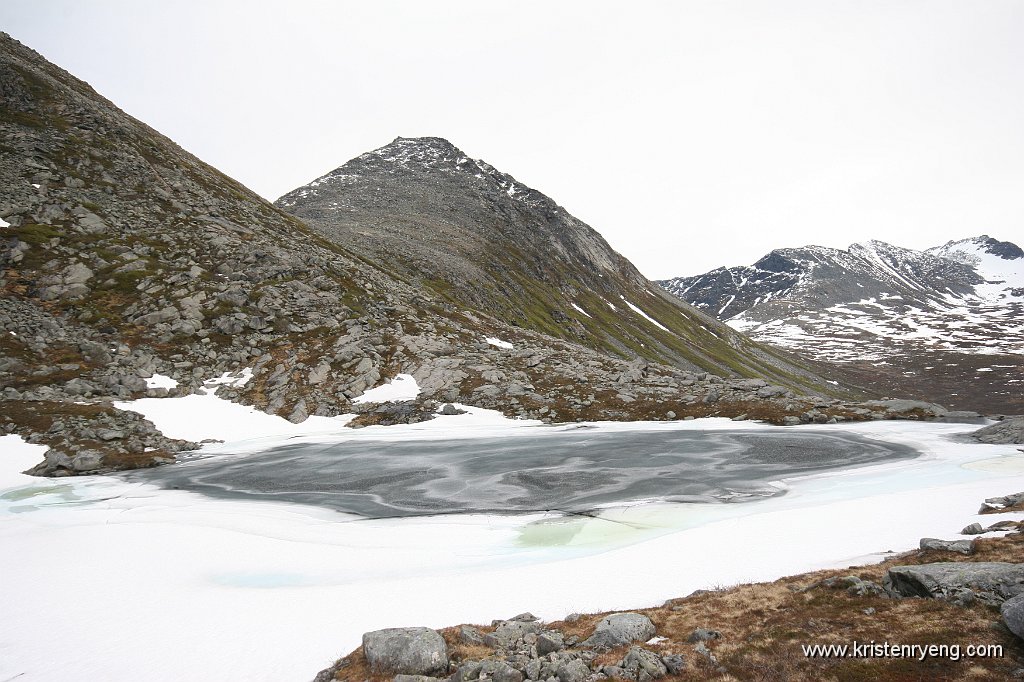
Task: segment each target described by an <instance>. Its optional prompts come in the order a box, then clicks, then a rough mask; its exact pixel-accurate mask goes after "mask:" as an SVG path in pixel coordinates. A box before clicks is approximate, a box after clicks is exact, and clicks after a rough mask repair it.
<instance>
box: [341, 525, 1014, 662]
mask: <svg viewBox="0 0 1024 682" xmlns="http://www.w3.org/2000/svg"><path fill="white" fill-rule="evenodd" d="M1019 528H1024V524H1021V525H1020V526H1019ZM1022 556H1024V532H1020V531H1018V532H1016V533H1012V534H1010V535H1007V536H1005V537H1002V538H981V539H979V540H978V541H977V545H976V552H975V554H973V555H972V556H963V555H960V554H955V553H950V552H941V551H915V552H910V553H907V554H902V555H898V556H894V557H892V558H890V559H888V560H887V561H885V562H882V563H879V564H875V565H870V566H859V567H852V568H849V569H844V570H829V571H818V572H815V573H807V574H803V575H798V576H790V577H786V578H782V579H780V580H776V581H775V582H771V583H758V584H751V585H738V586H735V587H730V588H727V589H721V590H716V591H710V592H700V593H696V594H694V595H691V596H689V597H684V598H679V599H673V600H670V601H668V602H666V603H665V604H664V605H662V606H660V607H657V608H652V609H642V610H640V612H641V613H645V614H646V615H647V616H648V617H650V619H651V620H652V621H653V622H654V624H655V626H656V627H657V631H658V635H659V636H661V637H665V638H667V639H666V641H663V642H660V643H658V644H653V645H646V646H647V647H648V648H650V649H652V650H656V651H658V652H659V653H662V654H667V653H682V654H683V655H684V656H685V658H686V668H685V669H684V670H683V671H682V672H681V673H680V674H678V675H675V676H669V677H668V678H665V679H678V680H706V679H717V680H723V681H724V680H750V681H754V682H768V681H789V680H793V681H800V682H803V681H806V682H812V681H813V682H817V681H819V680H835V681H837V682H853V681H855V680H856V681H860V680H865V681H867V680H899V681H901V682H902V681H906V682H910V681H915V682H918V681H920V682H924V681H926V680H928V681H931V680H979V681H988V680H993V681H994V680H1007V679H1011V678H1014V677H1015V675H1014V673H1015V671H1017V670H1020V669H1021V668H1022V667H1024V643H1022V642H1021V641H1020V640H1019V639H1017V638H1016V637H1014V635H1013V634H1012V633H1010V632H1009V630H1007V629H1006V628H1005V626H1003V624H1002V621H1001V620H1000V617H999V612H998V609H996V608H994V607H991V606H986V605H984V604H981V603H975V604H974V605H972V606H968V607H963V606H956V605H953V604H950V603H947V602H945V601H940V600H935V599H919V598H908V599H888V598H885V597H880V596H854V595H851V594H848V593H847V592H846V589H845V587H839V586H836V587H827V586H825V585H823V584H821V581H823V580H825V579H827V578H832V577H843V576H847V575H856V576H858V577H860V578H862V579H864V580H871V581H875V582H878V583H881V582H882V579H883V576H884V575H885V571H886V569H887V568H889V567H890V566H893V565H907V564H921V563H931V562H936V561H1006V562H1014V563H1017V562H1020V560H1021V557H1022ZM506 615H507V614H506ZM605 615H607V614H588V615H584V616H582V617H580V618H579V619H578V620H576V621H574V622H554V623H549V624H547V627H549V628H551V629H557V630H560V631H562V632H563V633H564V634H565V635H566V636H567V637H569V636H572V635H576V636H578V637H580V638H581V639H582V638H585V637H587V636H589V635H590V634H591V632H592V631H593V628H594V626H595V625H596V624H597V622H598V621H599V620H600V619H601V618H603V617H604V616H605ZM477 627H478V628H479V629H480V630H482V631H484V632H488V631H491V630H493V628H490V627H485V626H477ZM699 627H703V628H710V629H714V630H718V631H719V632H721V634H722V637H721V639H718V640H714V641H710V642H708V643H707V646H708V647H709V648H710V649H711V650H712V652H713V653H714V656H715V657H716V658H717V660H718V663H719V665H720V666H721V668H719V667H716V666H715V665H713V664H712V663H711V662H710V661H708V659H707V658H706V657H704V656H702V655H701V654H699V653H698V652H696V651H695V650H694V645H692V644H689V643H687V638H688V637H689V636H690V634H691V633H692V632H693V631H694V630H695V629H696V628H699ZM441 633H442V635H443V636H444V638H445V640H446V642H447V644H448V648H449V653H450V657H451V659H452V660H453V661H455V662H458V661H462V660H468V659H477V660H479V659H481V658H486V657H488V656H491V655H494V651H493V650H492V649H490V648H488V647H486V646H481V645H467V644H465V643H463V642H461V641H460V640H459V636H458V627H457V626H456V627H451V628H447V629H445V630H442V631H441ZM854 641H856V642H862V643H864V642H871V641H875V642H886V641H887V642H889V643H893V644H897V643H898V644H922V645H930V644H940V645H941V644H945V645H953V644H958V645H960V647H961V650H962V651H963V650H966V647H967V646H968V645H972V644H973V645H979V644H994V645H1001V646H1002V647H1003V655H1002V656H1001V657H993V658H967V657H966V656H965V655H963V656H962V657H961V658H960V660H958V661H953V660H949V659H948V658H927V659H925V660H923V661H918V660H912V659H896V658H807V657H805V656H804V655H803V652H802V649H801V646H800V645H801V644H810V645H813V644H825V645H827V644H840V645H842V644H850V643H852V642H854ZM627 649H628V647H620V648H619V649H615V650H612V651H609V652H606V653H602V654H599V656H598V658H597V659H596V660H597V661H598V662H600V663H602V664H604V665H612V664H615V663H616V662H617V661H618V660H620V659H621V658H622V656H623V655H624V654H625V653H626V651H627ZM345 660H347V665H345V667H343V668H342V669H341V670H339V671H338V672H337V674H336V678H337V679H338V680H345V681H347V682H359V681H362V680H373V681H374V682H385V680H389V679H390V676H385V675H375V674H371V673H370V671H369V669H368V666H367V665H366V660H365V658H364V657H363V653H362V649H357V650H356V651H354V652H353V653H352V654H350V655H349V656H348V657H347V658H346V659H345Z"/></svg>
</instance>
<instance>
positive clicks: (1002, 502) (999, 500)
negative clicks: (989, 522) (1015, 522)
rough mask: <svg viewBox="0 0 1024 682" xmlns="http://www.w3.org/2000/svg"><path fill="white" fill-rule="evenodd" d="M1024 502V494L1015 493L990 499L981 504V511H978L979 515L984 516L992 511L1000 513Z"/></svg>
mask: <svg viewBox="0 0 1024 682" xmlns="http://www.w3.org/2000/svg"><path fill="white" fill-rule="evenodd" d="M1021 502H1024V493H1014V494H1013V495H1004V496H1002V497H990V498H988V499H987V500H985V501H984V502H982V504H981V509H979V510H978V513H979V514H984V513H985V512H990V511H1000V510H1002V509H1006V508H1007V507H1013V506H1015V505H1018V504H1020V503H1021Z"/></svg>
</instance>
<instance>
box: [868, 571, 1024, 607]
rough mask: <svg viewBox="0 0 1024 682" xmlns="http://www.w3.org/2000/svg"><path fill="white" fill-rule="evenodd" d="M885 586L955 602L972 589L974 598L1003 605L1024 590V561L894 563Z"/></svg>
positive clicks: (907, 594)
mask: <svg viewBox="0 0 1024 682" xmlns="http://www.w3.org/2000/svg"><path fill="white" fill-rule="evenodd" d="M884 585H885V588H886V590H887V591H889V592H890V593H891V594H898V595H900V596H904V597H927V598H934V599H945V600H949V601H953V600H954V599H956V598H957V597H959V596H960V595H962V594H964V593H967V592H971V593H973V594H972V598H975V599H977V600H979V601H982V602H985V603H989V604H1000V603H1002V602H1004V601H1006V600H1007V599H1010V598H1011V597H1015V596H1017V595H1018V594H1021V593H1024V564H1011V563H1005V562H998V561H979V562H966V561H964V562H942V563H934V564H921V565H920V566H893V567H892V568H890V569H889V570H888V571H887V572H886V574H885V580H884Z"/></svg>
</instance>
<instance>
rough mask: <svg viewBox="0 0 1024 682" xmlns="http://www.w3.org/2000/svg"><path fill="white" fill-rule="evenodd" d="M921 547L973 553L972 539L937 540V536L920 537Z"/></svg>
mask: <svg viewBox="0 0 1024 682" xmlns="http://www.w3.org/2000/svg"><path fill="white" fill-rule="evenodd" d="M920 547H921V549H931V550H938V551H941V552H957V553H959V554H974V540H939V539H937V538H921V542H920Z"/></svg>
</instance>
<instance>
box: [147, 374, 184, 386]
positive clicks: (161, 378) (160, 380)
mask: <svg viewBox="0 0 1024 682" xmlns="http://www.w3.org/2000/svg"><path fill="white" fill-rule="evenodd" d="M177 387H178V381H177V380H176V379H172V378H171V377H169V376H166V375H164V374H154V375H153V376H151V377H149V378H147V379H146V388H166V389H168V390H170V389H172V388H177Z"/></svg>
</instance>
